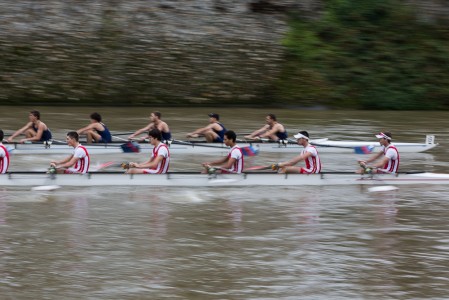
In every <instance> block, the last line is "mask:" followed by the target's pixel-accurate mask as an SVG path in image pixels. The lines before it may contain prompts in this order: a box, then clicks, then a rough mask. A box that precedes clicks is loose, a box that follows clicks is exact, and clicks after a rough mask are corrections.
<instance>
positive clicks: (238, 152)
mask: <svg viewBox="0 0 449 300" xmlns="http://www.w3.org/2000/svg"><path fill="white" fill-rule="evenodd" d="M236 140H237V135H236V133H235V132H234V131H232V130H228V131H226V132H225V134H224V138H223V142H224V143H225V145H226V146H228V147H231V149H229V152H228V155H226V156H225V157H223V158H220V159H218V160H215V161H212V162H205V163H203V166H204V167H205V168H207V169H212V168H214V169H215V168H218V173H242V171H243V167H244V159H243V152H242V149H241V148H240V147H239V146H237V144H236Z"/></svg>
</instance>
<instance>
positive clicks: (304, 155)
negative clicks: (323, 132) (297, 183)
mask: <svg viewBox="0 0 449 300" xmlns="http://www.w3.org/2000/svg"><path fill="white" fill-rule="evenodd" d="M294 138H295V139H296V141H297V143H298V145H300V146H303V147H304V149H303V150H302V151H301V154H300V155H298V156H296V157H294V158H292V159H291V160H289V161H286V162H281V163H277V164H274V165H273V166H272V169H273V170H278V172H279V173H300V174H313V173H320V172H321V160H320V156H319V155H318V151H317V150H316V148H315V146H312V145H310V144H309V133H308V132H307V131H300V132H298V134H295V135H294ZM300 161H304V162H305V163H306V166H305V167H297V166H295V165H296V164H297V163H298V162H300Z"/></svg>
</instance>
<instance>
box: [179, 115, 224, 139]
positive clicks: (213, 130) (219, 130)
mask: <svg viewBox="0 0 449 300" xmlns="http://www.w3.org/2000/svg"><path fill="white" fill-rule="evenodd" d="M208 116H209V125H207V126H206V127H202V128H199V129H197V130H195V131H194V132H191V133H189V134H187V137H191V138H197V137H199V136H200V135H204V137H205V138H206V141H207V142H208V143H223V138H224V133H225V132H226V128H225V127H224V126H223V124H221V123H220V122H219V120H220V116H219V115H218V114H216V113H210V114H209V115H208Z"/></svg>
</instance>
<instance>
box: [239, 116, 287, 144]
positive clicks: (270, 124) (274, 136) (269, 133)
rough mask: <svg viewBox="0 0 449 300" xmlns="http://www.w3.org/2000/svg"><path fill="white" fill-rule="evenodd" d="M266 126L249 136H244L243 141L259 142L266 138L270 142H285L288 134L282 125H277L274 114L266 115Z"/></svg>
mask: <svg viewBox="0 0 449 300" xmlns="http://www.w3.org/2000/svg"><path fill="white" fill-rule="evenodd" d="M265 122H266V124H265V125H264V126H262V128H260V129H258V130H256V131H254V132H253V133H251V134H250V135H245V139H252V140H260V139H262V138H268V139H270V140H272V141H283V140H287V138H288V134H287V130H285V128H284V125H282V124H281V123H279V122H278V121H277V119H276V116H275V115H274V114H268V115H267V116H266V117H265Z"/></svg>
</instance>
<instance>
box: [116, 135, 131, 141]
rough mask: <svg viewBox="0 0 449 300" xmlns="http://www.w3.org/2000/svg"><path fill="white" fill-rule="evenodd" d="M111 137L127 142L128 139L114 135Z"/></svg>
mask: <svg viewBox="0 0 449 300" xmlns="http://www.w3.org/2000/svg"><path fill="white" fill-rule="evenodd" d="M112 138H114V139H117V140H119V141H124V142H128V141H129V139H124V138H121V137H119V136H115V135H113V136H112Z"/></svg>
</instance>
